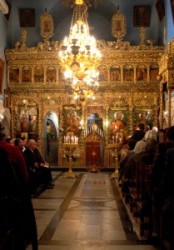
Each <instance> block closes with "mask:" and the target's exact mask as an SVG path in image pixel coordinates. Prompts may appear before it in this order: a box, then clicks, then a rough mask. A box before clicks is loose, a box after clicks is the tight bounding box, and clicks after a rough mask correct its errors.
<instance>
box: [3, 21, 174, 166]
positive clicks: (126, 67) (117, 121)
mask: <svg viewBox="0 0 174 250" xmlns="http://www.w3.org/2000/svg"><path fill="white" fill-rule="evenodd" d="M116 20H117V19H116ZM49 34H50V35H51V34H52V29H51V30H50V33H49V32H48V33H47V32H46V33H45V35H43V38H44V39H45V41H44V42H41V43H39V44H38V45H37V46H36V47H31V48H30V47H27V46H26V44H25V42H26V41H25V39H24V40H22V41H19V42H18V43H17V45H16V47H15V48H13V49H8V50H6V52H5V53H6V59H7V75H8V100H5V103H6V106H7V107H8V108H10V110H11V113H12V124H11V130H12V131H11V132H12V135H13V136H21V135H26V136H27V137H39V138H41V140H42V139H43V140H42V143H44V134H45V131H44V130H46V125H45V123H44V122H45V116H46V114H47V113H48V112H54V113H55V115H56V116H57V121H56V122H55V121H53V120H52V122H53V125H54V126H55V127H56V129H58V131H59V133H58V134H57V137H56V140H57V145H58V163H57V164H58V166H65V165H66V164H67V162H66V161H65V159H64V160H63V155H65V152H64V148H65V145H64V143H67V139H68V136H69V137H73V140H75V141H74V142H77V141H78V146H77V147H76V148H77V151H78V155H79V157H78V159H77V161H75V162H74V164H75V165H76V166H78V165H81V166H84V165H85V161H86V151H85V147H86V145H88V146H89V138H94V137H92V136H91V137H89V136H90V134H91V133H93V134H95V133H96V134H97V136H99V137H100V140H98V141H100V143H99V144H100V146H101V147H100V146H99V148H98V149H97V150H98V152H105V149H106V148H107V146H108V145H109V144H112V143H113V142H115V140H120V141H122V140H123V139H124V138H126V137H128V136H129V135H130V134H131V133H132V131H133V130H134V129H136V127H137V124H138V123H139V122H143V123H144V124H145V125H146V127H148V128H149V127H150V128H152V126H157V127H159V125H160V119H161V118H162V117H160V114H159V108H160V81H161V77H162V78H163V81H164V78H166V67H164V64H165V62H164V61H165V59H164V58H166V57H165V56H164V58H163V59H161V54H163V53H164V48H163V47H161V46H153V45H152V44H150V45H143V46H144V47H142V46H141V45H138V46H131V45H130V44H129V42H128V41H125V42H123V41H122V40H119V41H117V42H115V41H98V48H99V49H100V50H101V53H102V62H101V65H100V66H99V67H98V69H99V72H100V74H99V83H100V86H99V88H98V90H97V91H95V100H92V99H90V98H89V99H88V98H86V97H85V98H84V99H83V100H79V99H78V100H74V96H73V95H72V93H70V92H69V90H68V89H67V83H66V82H65V80H64V76H63V69H62V67H61V66H60V64H59V61H58V55H57V52H58V50H59V47H60V42H59V41H51V42H50V41H49ZM117 35H118V34H117ZM21 44H22V45H21ZM24 45H25V46H24ZM162 61H163V62H164V63H163V62H162ZM159 68H160V70H159ZM163 68H164V70H162V69H163ZM169 80H170V79H169ZM161 82H162V81H161ZM161 84H162V83H161ZM172 93H173V92H172ZM171 103H173V94H172V100H171ZM166 105H167V110H168V108H169V104H167V103H166ZM171 112H172V115H173V109H172V110H171ZM93 116H94V117H95V119H92V118H91V117H93ZM172 117H174V116H172ZM171 122H172V123H173V118H171ZM97 138H98V137H97ZM90 140H92V139H90ZM87 141H88V144H87ZM54 143H56V141H54ZM94 144H95V143H92V144H91V145H94ZM97 147H98V146H97ZM42 149H43V151H44V150H45V149H44V145H43V144H42ZM88 153H89V152H88ZM100 156H101V155H100ZM104 157H106V159H107V153H106V154H105V153H104V154H103V155H102V156H101V159H103V164H109V163H108V162H107V160H106V159H104Z"/></svg>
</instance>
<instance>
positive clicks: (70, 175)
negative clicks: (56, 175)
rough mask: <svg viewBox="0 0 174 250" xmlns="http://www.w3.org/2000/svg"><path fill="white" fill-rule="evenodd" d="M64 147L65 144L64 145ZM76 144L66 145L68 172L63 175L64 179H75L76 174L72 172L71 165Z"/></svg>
mask: <svg viewBox="0 0 174 250" xmlns="http://www.w3.org/2000/svg"><path fill="white" fill-rule="evenodd" d="M65 145H66V144H65ZM76 146H77V144H75V143H67V148H68V149H69V151H68V157H67V159H68V161H69V170H68V172H66V173H65V174H64V177H65V178H76V174H75V173H74V172H73V171H72V163H73V153H74V151H75V149H76Z"/></svg>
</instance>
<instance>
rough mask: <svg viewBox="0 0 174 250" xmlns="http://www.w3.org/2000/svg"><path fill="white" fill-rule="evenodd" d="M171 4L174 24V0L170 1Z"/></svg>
mask: <svg viewBox="0 0 174 250" xmlns="http://www.w3.org/2000/svg"><path fill="white" fill-rule="evenodd" d="M170 4H171V11H172V16H173V22H174V0H170Z"/></svg>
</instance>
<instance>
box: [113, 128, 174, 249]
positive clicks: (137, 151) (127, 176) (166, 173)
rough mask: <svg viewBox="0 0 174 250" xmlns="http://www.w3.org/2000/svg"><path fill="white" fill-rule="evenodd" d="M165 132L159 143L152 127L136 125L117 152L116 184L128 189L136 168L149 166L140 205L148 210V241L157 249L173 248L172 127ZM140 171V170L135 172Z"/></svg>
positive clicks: (173, 173)
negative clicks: (149, 228)
mask: <svg viewBox="0 0 174 250" xmlns="http://www.w3.org/2000/svg"><path fill="white" fill-rule="evenodd" d="M164 132H165V136H164V138H165V140H163V142H159V134H158V132H157V130H156V128H152V129H151V130H148V131H145V129H144V125H143V124H139V126H138V128H137V130H136V131H135V132H134V133H133V135H132V136H131V137H130V138H129V139H128V140H127V141H126V142H125V144H123V146H122V148H121V150H120V152H119V166H120V167H119V180H118V181H119V183H120V186H121V185H122V188H123V189H125V191H126V189H128V188H129V187H130V186H131V185H132V179H133V178H132V177H133V174H134V172H135V166H136V168H137V167H138V168H142V166H143V165H149V166H150V167H151V168H152V169H151V176H150V185H149V186H148V187H147V188H146V196H145V197H144V201H143V202H144V206H146V207H148V209H149V211H150V213H151V232H150V236H149V238H150V240H151V241H152V243H154V244H156V245H160V247H161V249H167V250H168V249H170V250H171V249H174V243H173V240H174V231H173V225H172V223H173V222H172V221H173V220H172V219H171V218H172V214H173V212H172V211H174V210H173V191H174V126H171V127H169V128H167V129H165V131H163V133H164ZM139 173H141V171H139Z"/></svg>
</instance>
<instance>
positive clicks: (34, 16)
mask: <svg viewBox="0 0 174 250" xmlns="http://www.w3.org/2000/svg"><path fill="white" fill-rule="evenodd" d="M139 124H143V126H144V130H145V131H146V132H147V131H148V130H151V131H152V130H153V131H156V133H157V134H158V136H157V137H158V143H163V142H165V141H166V140H167V139H166V133H167V131H168V129H169V128H172V126H174V1H173V0H156V1H154V0H142V1H138V0H132V1H130V0H49V1H42V0H37V1H32V0H30V1H29V0H25V1H22V0H8V1H7V0H0V126H1V127H3V129H4V131H5V134H6V135H8V136H9V137H10V138H12V139H13V138H26V139H27V140H30V139H34V140H36V141H37V140H39V141H40V145H39V150H40V152H41V155H42V156H43V158H44V159H45V161H46V162H48V163H49V165H50V166H51V170H52V175H53V180H54V184H55V187H54V189H52V190H44V191H43V192H41V193H39V195H37V196H36V197H34V198H33V199H32V202H33V207H34V211H35V216H36V222H37V227H38V242H39V243H38V244H39V249H40V250H47V249H53V250H57V249H60V250H63V249H66V250H73V249H76V250H78V249H79V250H87V249H91V250H92V249H94V250H97V249H101V250H112V249H115V250H117V249H119V250H126V249H129V250H131V249H133V250H136V249H137V250H138V249H141V250H155V249H160V250H172V249H173V248H172V246H173V245H172V243H171V242H170V239H171V238H170V237H169V238H170V239H168V238H166V239H163V232H161V231H163V228H162V227H161V231H160V233H158V235H156V234H155V236H158V237H159V238H160V240H159V242H155V243H157V244H154V241H150V240H148V239H149V238H152V237H151V236H153V235H152V231H153V230H152V227H153V220H154V218H152V217H153V216H155V215H154V214H153V211H152V212H149V211H147V210H148V209H145V210H146V211H145V212H142V210H143V209H142V208H144V207H143V205H142V204H144V203H145V198H143V197H144V196H145V192H148V189H147V186H148V185H150V175H151V174H152V170H151V169H152V167H151V166H152V165H153V163H152V162H150V163H148V164H147V163H146V164H145V163H144V165H143V167H142V169H143V170H142V173H143V174H142V173H141V178H140V179H138V177H137V176H138V171H139V170H137V169H138V167H137V168H136V167H135V168H134V173H133V174H132V177H133V178H132V180H133V184H132V182H131V185H130V186H126V184H127V183H125V178H126V174H125V175H124V174H123V178H121V177H122V176H121V174H120V168H121V166H122V165H121V162H120V161H121V152H122V151H123V150H124V148H126V147H124V146H125V145H127V142H128V141H129V139H130V138H132V135H133V134H134V132H135V131H136V130H137V128H138V126H139ZM172 140H173V141H174V135H173V138H172ZM172 145H173V146H172V148H173V147H174V142H173V144H172ZM129 146H130V145H129ZM164 162H165V161H164ZM165 164H167V163H165ZM170 164H171V167H174V165H172V164H174V161H171V163H170ZM135 165H136V166H137V163H136V164H135V162H134V166H135ZM139 165H140V164H139ZM141 166H142V163H141ZM135 172H136V173H135ZM142 176H143V177H142ZM151 176H152V175H151ZM129 184H130V183H129ZM135 186H136V188H135ZM135 189H136V192H137V190H138V193H136V194H135ZM128 190H129V191H128ZM142 190H143V191H142ZM149 190H150V189H149ZM143 192H144V193H143ZM142 193H143V194H142ZM143 202H144V203H143ZM143 211H144V210H143ZM161 218H163V217H161V215H160V217H159V218H158V219H159V220H160V219H161ZM166 223H167V222H166ZM104 224H105V225H104ZM69 227H72V229H70V228H69ZM172 228H173V227H172ZM166 237H168V236H166ZM154 238H155V237H154ZM155 240H156V238H155ZM158 243H159V244H158ZM27 249H28V250H29V249H30V246H28V248H27ZM10 250H11V249H10Z"/></svg>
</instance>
